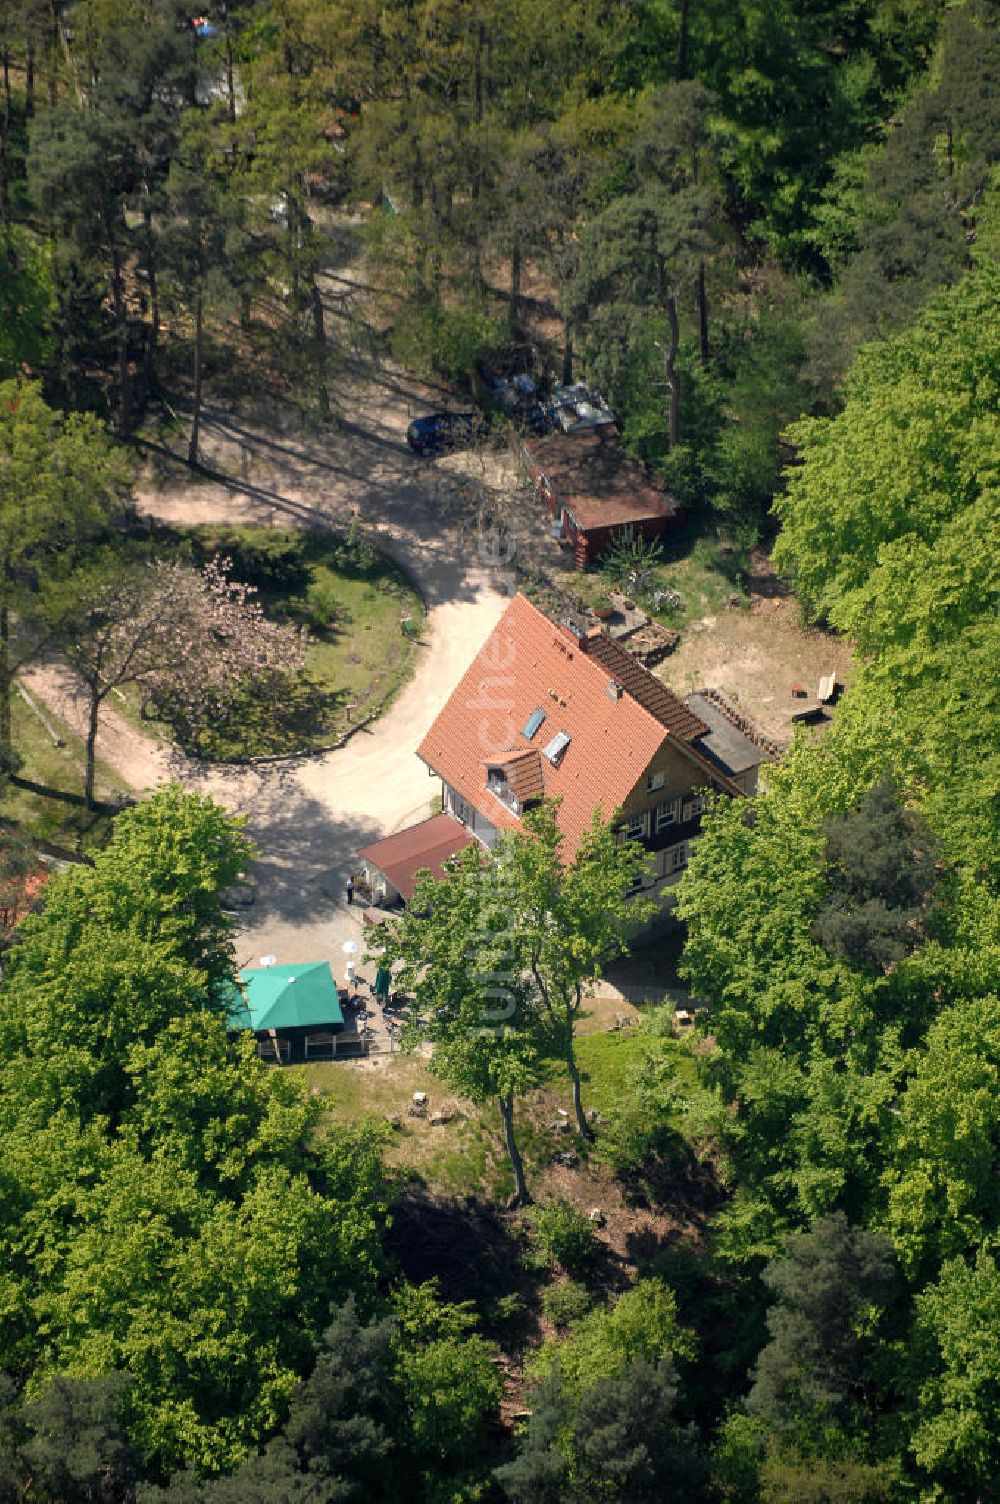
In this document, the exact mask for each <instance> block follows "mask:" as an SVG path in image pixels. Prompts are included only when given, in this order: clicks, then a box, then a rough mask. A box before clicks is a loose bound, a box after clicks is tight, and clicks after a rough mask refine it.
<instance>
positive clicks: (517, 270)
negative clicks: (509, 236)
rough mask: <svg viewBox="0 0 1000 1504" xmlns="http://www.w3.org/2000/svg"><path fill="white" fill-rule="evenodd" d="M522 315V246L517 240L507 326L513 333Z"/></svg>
mask: <svg viewBox="0 0 1000 1504" xmlns="http://www.w3.org/2000/svg"><path fill="white" fill-rule="evenodd" d="M520 315H521V247H520V246H519V245H518V244H517V242H516V241H515V243H514V248H513V250H512V251H511V253H510V306H509V308H508V309H507V327H508V329H509V330H510V332H511V334H513V333H514V332H515V330H516V329H517V327H518V324H519V323H520Z"/></svg>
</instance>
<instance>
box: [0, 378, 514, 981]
mask: <svg viewBox="0 0 1000 1504" xmlns="http://www.w3.org/2000/svg"><path fill="white" fill-rule="evenodd" d="M342 407H343V410H345V411H351V412H353V413H357V414H359V417H358V419H357V421H350V422H344V423H343V424H342V425H341V426H340V428H339V429H337V430H334V431H333V432H331V433H324V434H323V435H322V437H321V438H319V439H316V440H314V441H309V440H303V439H302V438H300V437H292V436H291V435H289V434H285V433H283V432H281V430H280V427H279V426H278V425H276V424H274V423H272V424H271V425H270V426H269V427H264V426H262V425H261V424H260V423H259V421H258V420H257V419H256V418H255V419H254V420H253V422H252V423H251V422H246V423H244V422H242V421H241V420H239V419H237V418H234V417H233V416H232V415H230V414H225V413H222V412H218V411H216V410H214V409H211V408H210V409H209V411H208V413H207V415H206V444H205V460H206V463H207V464H208V465H210V466H211V467H212V468H213V469H215V470H216V471H218V472H221V473H222V474H224V475H225V476H226V477H227V479H226V480H224V481H221V482H204V483H201V482H194V483H192V482H191V481H190V480H189V479H188V478H186V476H184V475H183V474H181V478H179V479H175V478H170V475H171V473H172V474H174V475H177V474H180V472H178V471H177V469H176V467H173V466H169V467H166V468H167V476H166V478H162V477H161V478H160V479H158V480H157V479H153V478H150V479H148V480H147V481H145V482H144V483H142V484H140V486H139V487H138V489H137V493H136V501H137V505H138V508H139V510H140V511H141V512H143V513H145V514H147V515H150V516H153V517H156V518H158V519H160V520H163V521H169V522H173V523H179V524H184V523H195V522H220V521H224V522H234V523H235V522H254V523H262V524H265V525H272V526H273V525H280V526H286V527H287V526H316V525H322V524H324V523H334V524H336V523H341V524H342V523H344V522H346V521H347V520H348V519H349V518H350V517H351V515H352V513H355V512H357V513H358V514H359V515H360V517H361V518H362V520H363V521H364V522H365V523H366V524H367V525H368V526H369V527H371V528H372V529H373V530H374V531H375V533H376V535H377V541H378V543H379V545H380V547H382V548H384V549H385V551H386V552H388V553H390V554H392V555H394V556H395V557H396V558H397V559H398V560H399V561H400V563H402V564H403V565H405V567H406V568H407V569H408V570H409V571H410V573H411V574H412V576H413V578H414V579H415V580H416V582H417V584H418V585H419V587H420V589H421V591H422V593H423V595H424V598H425V600H426V602H427V607H428V617H427V627H426V632H425V637H424V644H425V645H424V647H423V650H422V653H421V655H420V658H419V660H418V664H417V668H416V672H415V675H414V677H413V678H412V679H411V680H410V682H409V683H408V684H407V685H406V686H404V688H403V690H402V691H401V692H400V694H399V695H398V697H397V699H396V700H395V702H394V703H393V705H392V706H391V707H390V709H389V710H388V711H387V713H386V714H385V715H384V716H383V717H381V718H380V719H379V720H378V721H376V722H375V723H374V724H373V725H372V726H371V727H370V728H367V729H365V730H363V731H360V732H358V733H357V735H356V736H354V737H353V738H352V740H351V741H350V742H349V743H348V744H347V745H346V746H345V747H343V748H341V749H340V750H339V751H337V752H332V753H327V754H325V755H322V756H317V757H310V758H305V759H297V760H295V761H294V762H285V763H277V764H274V763H272V764H265V765H262V766H259V767H248V768H237V767H207V766H205V765H203V764H200V763H197V762H194V761H192V760H190V759H188V758H186V757H184V756H183V755H182V754H181V753H180V752H179V751H178V750H177V749H176V748H169V747H164V746H163V745H162V744H160V743H158V742H156V741H155V740H154V739H153V738H151V737H148V736H144V735H143V734H142V732H141V731H138V730H136V728H135V727H134V726H133V725H131V724H130V723H129V722H128V721H127V720H126V719H125V717H124V716H123V715H121V714H120V713H118V712H116V710H115V708H114V706H113V705H109V706H108V707H107V708H106V710H105V712H104V714H103V716H102V722H101V729H100V732H99V736H98V754H99V756H100V757H101V758H102V759H103V760H104V761H105V762H106V763H107V764H108V765H109V766H111V767H112V768H114V769H115V771H116V772H117V773H118V774H119V775H120V776H121V777H122V778H123V779H124V780H125V781H126V782H127V783H128V784H129V785H130V787H132V788H134V789H135V790H136V791H137V792H139V791H142V790H143V789H147V788H150V787H152V786H153V785H155V784H156V783H158V782H161V781H162V780H164V779H169V778H180V779H181V780H182V781H183V782H184V784H185V785H186V786H188V787H190V788H194V789H198V790H200V791H202V792H205V793H210V794H212V795H213V796H214V797H215V798H217V799H218V800H219V801H220V802H221V803H223V804H224V805H225V806H226V807H227V808H228V809H230V810H232V811H233V812H234V813H240V814H244V815H246V817H247V825H248V829H249V832H250V834H251V835H252V836H253V838H254V840H255V841H256V842H257V845H258V847H259V850H260V857H259V860H258V861H257V863H256V864H255V872H254V878H255V882H256V888H257V898H256V901H255V902H254V904H253V905H252V906H251V907H250V908H249V909H248V910H247V911H246V918H245V922H244V924H243V926H242V932H241V939H240V951H241V954H240V959H241V961H247V960H250V959H253V958H256V957H258V956H259V955H264V954H271V955H276V956H277V957H278V959H279V961H295V960H306V959H316V958H318V957H321V956H328V957H331V958H332V959H333V960H334V968H335V971H337V970H339V969H340V967H341V966H342V959H343V958H342V945H343V942H344V941H345V940H347V939H351V938H359V936H360V925H359V922H358V918H359V916H358V914H357V910H355V909H353V908H348V907H347V905H346V903H345V901H344V890H345V880H346V877H347V874H348V872H349V871H350V870H351V868H352V866H353V865H354V853H355V851H356V850H357V848H358V846H361V845H364V844H365V843H366V842H368V841H370V840H373V839H375V838H377V837H378V836H380V835H384V834H387V833H389V832H390V831H393V830H396V829H399V828H400V827H401V826H403V825H405V824H408V823H409V822H410V821H411V820H412V819H418V818H420V817H422V816H423V815H425V814H428V813H430V803H431V799H432V797H433V796H434V795H435V794H436V793H437V792H438V790H439V785H438V783H437V781H436V780H434V779H432V778H430V777H429V775H428V772H427V769H426V768H425V767H424V765H423V764H422V763H420V762H419V761H418V760H417V758H416V757H415V756H414V749H415V748H416V746H417V744H418V742H419V741H420V739H421V738H422V736H423V734H424V732H425V731H426V729H427V728H428V726H429V725H430V723H431V721H432V720H433V718H434V716H435V715H436V714H437V712H438V711H439V709H440V708H441V706H442V705H443V703H444V701H445V699H446V698H447V696H448V695H449V694H450V693H451V690H452V689H453V688H454V686H455V684H456V682H457V681H458V679H459V677H460V676H461V674H462V672H463V671H464V669H465V668H466V666H467V665H468V663H469V661H470V660H471V658H472V657H473V655H474V654H475V652H476V651H477V650H478V648H479V647H480V646H481V644H482V643H483V641H484V640H485V638H486V637H487V636H488V634H489V632H490V631H491V629H492V627H493V625H494V624H495V622H496V621H497V619H498V618H499V616H500V613H501V611H502V610H503V608H504V605H505V603H506V589H507V586H506V582H505V580H504V579H503V578H501V577H500V575H499V574H498V572H497V571H496V570H495V569H491V568H490V567H488V565H486V564H484V562H483V561H482V559H481V557H480V549H479V546H478V540H477V537H476V535H475V531H474V529H472V528H471V527H470V526H469V524H468V523H467V522H466V521H465V520H464V517H465V516H467V514H468V506H467V497H465V500H464V501H463V492H462V489H461V485H460V480H461V477H458V478H457V479H456V472H455V470H454V467H453V466H451V467H449V466H448V465H447V464H440V465H439V464H437V463H429V462H426V461H421V460H418V459H416V458H415V457H414V456H412V455H411V454H410V453H409V451H408V450H407V449H406V446H405V443H404V436H405V429H406V425H407V423H408V422H409V419H410V417H411V416H412V414H413V413H414V412H418V411H426V409H427V401H426V397H425V396H423V395H422V394H421V392H420V390H419V388H416V387H415V386H411V385H409V384H407V383H406V382H405V381H401V380H399V379H398V378H396V377H395V376H392V375H389V376H387V377H385V378H384V379H382V380H380V381H379V382H378V384H374V383H372V384H370V385H367V386H366V387H364V388H361V389H357V388H354V389H353V390H351V391H350V392H345V393H344V394H343V397H342ZM229 477H231V478H229ZM26 677H27V682H28V684H29V687H30V688H31V689H32V691H33V692H34V693H35V694H36V695H37V696H38V697H39V698H40V699H41V700H42V701H43V702H45V703H46V704H49V705H51V706H52V708H53V709H54V710H56V711H57V712H58V713H59V715H60V716H61V717H62V718H63V719H64V720H65V721H66V722H67V723H68V724H69V725H70V726H71V727H73V729H74V730H76V731H78V732H81V733H82V730H83V726H84V719H85V716H84V711H85V706H84V702H83V700H82V698H81V696H80V694H79V691H78V686H76V685H75V684H74V681H73V676H72V674H71V673H70V671H69V670H68V669H60V668H58V667H55V666H51V665H45V666H42V667H38V668H35V669H33V670H32V671H31V672H30V674H28V675H27V676H26Z"/></svg>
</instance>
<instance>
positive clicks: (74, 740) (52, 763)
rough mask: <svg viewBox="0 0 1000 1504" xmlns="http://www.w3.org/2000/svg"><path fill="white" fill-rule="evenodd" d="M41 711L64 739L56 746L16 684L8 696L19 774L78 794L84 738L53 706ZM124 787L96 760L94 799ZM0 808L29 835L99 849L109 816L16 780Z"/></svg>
mask: <svg viewBox="0 0 1000 1504" xmlns="http://www.w3.org/2000/svg"><path fill="white" fill-rule="evenodd" d="M45 716H46V719H47V720H48V722H49V724H50V725H51V726H52V727H53V729H54V730H55V731H56V732H57V733H58V734H59V736H60V738H61V740H62V743H63V745H62V746H61V747H57V746H55V745H54V743H53V741H52V738H51V737H50V736H49V734H48V732H47V731H46V730H45V728H44V726H43V725H42V724H41V722H40V721H39V719H38V717H37V716H35V715H34V714H33V713H32V711H31V710H30V709H29V708H28V706H27V705H26V704H25V703H24V700H23V699H22V698H21V696H20V695H19V694H18V693H17V692H16V690H15V693H14V696H13V699H12V701H11V733H12V736H13V742H14V746H15V748H16V749H17V751H18V753H19V754H20V756H21V757H22V758H23V766H22V767H21V769H20V771H19V776H20V777H21V778H25V779H29V780H30V781H31V782H32V783H38V784H42V785H43V786H44V787H45V788H48V789H52V790H53V791H54V792H55V793H65V794H79V795H82V793H83V770H84V750H83V742H82V741H81V740H80V739H79V737H75V736H74V735H73V734H72V732H71V731H70V730H69V729H68V727H67V726H65V725H64V724H63V722H62V721H61V720H60V719H59V717H58V716H56V715H54V714H53V713H52V711H50V710H48V709H47V710H46V711H45ZM127 792H128V789H127V786H126V784H125V783H124V782H123V781H122V780H121V779H120V778H118V777H117V776H116V774H114V773H113V772H112V771H111V769H110V768H108V767H106V766H105V764H103V763H102V762H100V761H98V764H97V797H98V799H100V800H105V801H108V802H113V801H114V800H115V798H116V797H117V796H118V795H119V794H125V793H127ZM0 814H2V815H3V817H4V819H7V820H13V821H15V822H16V823H17V824H18V825H19V826H21V828H22V829H23V830H24V831H25V832H26V833H27V834H28V835H31V836H36V837H38V838H39V839H41V840H45V841H52V842H54V843H55V844H56V845H58V846H66V847H68V848H69V849H70V850H73V851H92V850H96V849H99V848H100V847H101V846H103V845H104V844H105V842H106V841H107V838H108V834H109V831H110V829H111V817H110V816H109V815H107V814H106V813H100V812H98V811H95V810H88V809H85V808H84V807H83V806H82V804H73V803H68V802H67V801H65V800H63V799H59V798H54V797H49V796H47V795H45V794H36V793H34V792H32V791H31V790H29V789H22V788H19V787H17V786H16V785H15V784H9V785H8V787H7V791H6V794H5V796H4V798H3V801H2V803H0Z"/></svg>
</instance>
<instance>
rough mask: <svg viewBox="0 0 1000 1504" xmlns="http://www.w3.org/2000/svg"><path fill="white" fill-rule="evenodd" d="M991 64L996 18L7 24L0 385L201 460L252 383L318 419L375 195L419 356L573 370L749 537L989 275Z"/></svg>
mask: <svg viewBox="0 0 1000 1504" xmlns="http://www.w3.org/2000/svg"><path fill="white" fill-rule="evenodd" d="M195 20H200V23H201V24H200V25H199V26H197V27H196V26H195V24H194V22H195ZM998 48H1000V40H998V17H997V11H996V6H995V4H994V3H993V0H963V3H961V4H958V5H955V6H952V7H949V8H947V9H943V8H942V7H941V6H939V5H937V4H935V3H932V0H913V3H909V4H907V5H905V6H893V5H887V4H881V3H874V0H873V3H870V4H863V5H856V4H847V3H843V0H824V3H822V4H819V5H811V6H805V5H803V4H799V3H795V0H780V3H777V4H774V3H769V4H767V5H764V4H759V3H757V0H743V3H740V4H738V5H720V4H714V3H713V4H709V5H706V6H699V7H695V8H693V9H692V7H690V6H689V4H688V3H687V0H638V3H628V4H626V3H624V0H602V3H599V4H593V3H584V0H572V3H570V4H569V5H568V6H567V4H566V3H560V4H559V5H557V6H554V5H551V4H549V3H542V4H539V3H537V0H530V3H528V0H418V3H406V4H403V3H398V0H371V3H367V4H364V5H358V4H356V3H355V0H280V3H279V0H240V3H234V0H219V3H215V4H209V3H206V4H205V5H204V6H203V7H202V13H201V16H200V17H198V18H196V17H194V16H193V15H192V13H191V11H190V8H188V7H186V6H185V5H183V4H182V3H180V0H115V3H109V0H83V3H80V4H77V5H75V6H73V7H72V8H70V7H68V6H64V5H62V4H53V5H51V6H49V7H48V9H46V7H45V6H43V5H40V4H39V5H35V4H33V3H32V4H27V5H23V6H9V7H8V8H7V15H6V17H5V31H4V38H3V49H4V58H5V60H6V61H5V66H4V70H3V78H4V98H3V108H2V110H0V234H2V237H3V242H4V250H5V254H4V255H3V256H2V257H0V308H3V309H4V310H6V311H7V313H8V315H9V316H8V317H6V318H4V319H0V324H2V325H3V331H2V333H0V368H2V367H6V369H7V370H9V371H15V370H18V369H20V368H21V367H22V366H23V365H24V364H27V365H28V366H29V367H30V368H31V370H32V371H34V372H37V373H38V374H39V375H40V376H42V378H43V379H44V382H45V385H46V389H47V391H48V393H49V395H50V396H51V397H52V398H54V399H57V400H59V401H60V402H69V403H71V404H74V405H81V404H82V405H92V406H96V407H97V409H98V410H99V411H100V412H101V413H102V414H103V415H104V416H107V417H109V418H114V420H115V421H116V423H117V424H118V426H119V427H120V429H121V430H122V431H123V432H128V431H130V429H131V428H132V427H133V426H134V425H135V423H136V421H137V420H138V418H139V416H140V414H141V412H142V409H143V408H144V407H145V406H146V405H147V404H148V403H149V402H150V401H151V400H155V399H157V398H158V397H159V396H162V395H165V394H169V397H170V400H171V403H172V404H174V405H173V406H171V409H170V410H171V411H172V412H173V411H175V405H176V402H177V401H178V400H181V401H182V402H183V405H184V406H185V408H186V410H187V413H188V414H189V415H190V426H189V430H188V454H189V458H190V460H191V461H192V463H197V461H198V459H199V456H200V447H199V443H200V423H201V409H202V403H203V398H204V393H205V390H206V386H211V385H212V384H216V385H218V386H221V385H222V384H223V383H227V382H231V381H232V380H233V375H234V372H235V371H238V370H239V369H246V370H247V371H248V372H252V375H253V379H254V381H255V382H256V383H257V384H258V386H259V385H260V384H261V383H262V382H263V381H265V380H267V381H271V382H277V383H278V385H279V387H280V389H281V390H282V391H283V393H284V395H285V396H286V398H288V397H291V398H294V399H296V400H300V401H302V402H303V403H305V404H307V405H309V406H311V407H312V408H313V409H314V410H315V411H317V412H318V413H319V414H320V415H321V416H322V415H327V414H329V413H330V411H331V401H332V398H331V378H332V376H333V375H334V374H335V372H336V369H337V367H338V363H339V361H340V359H341V358H342V356H343V355H345V354H347V353H349V351H350V352H351V353H356V352H357V349H358V348H359V341H361V342H367V341H369V340H370V339H371V338H372V337H373V336H372V332H371V331H370V330H367V329H366V330H360V329H358V328H356V327H354V326H353V325H352V326H351V327H349V328H346V327H345V326H344V324H343V321H338V324H337V328H336V330H335V329H334V325H333V321H332V320H331V317H330V313H331V293H330V285H329V284H328V283H327V282H326V274H327V272H328V270H329V268H330V266H331V263H332V262H333V261H334V260H335V258H336V256H337V255H338V254H341V253H342V248H343V236H344V233H345V230H344V224H342V223H340V222H339V220H338V212H339V210H340V208H341V206H344V207H346V208H353V207H355V206H356V205H358V204H359V203H360V204H362V205H363V206H364V207H365V209H366V210H367V211H370V212H367V213H366V219H365V227H364V244H365V253H366V256H367V258H368V263H369V269H370V272H371V273H372V274H373V278H374V283H375V293H376V299H377V302H378V306H379V310H380V313H379V325H380V327H381V328H384V329H386V332H387V334H388V338H389V342H390V346H391V348H392V349H393V350H394V351H395V353H397V354H398V355H399V356H400V357H401V358H402V359H404V360H405V361H406V362H407V363H408V364H410V365H416V366H419V367H422V368H423V369H424V370H425V371H434V372H436V373H438V374H440V375H444V376H446V377H447V378H449V379H452V380H457V381H459V382H468V381H470V380H472V379H473V373H474V368H475V366H476V364H477V362H479V361H481V360H483V359H484V358H486V359H489V358H490V357H491V356H493V355H496V354H497V353H498V352H500V351H501V350H502V347H503V346H504V344H505V342H507V341H508V340H514V341H517V340H519V339H523V338H524V336H526V335H527V336H528V337H530V338H534V339H536V340H538V341H540V345H541V354H542V363H543V364H547V365H548V366H549V367H550V368H551V369H552V370H553V371H554V372H555V373H556V374H561V375H563V376H564V377H569V376H570V375H572V374H573V373H574V362H575V358H576V357H579V358H580V361H581V362H582V364H581V370H582V374H584V375H587V376H589V377H591V378H592V379H595V380H597V381H599V382H601V383H603V384H604V385H605V387H606V389H607V392H608V395H609V396H610V397H611V399H612V401H613V403H614V404H615V406H616V407H617V409H618V411H619V413H620V415H621V417H622V420H623V425H624V432H625V436H626V440H627V442H628V443H629V445H630V446H631V447H632V448H633V449H634V450H635V451H636V452H637V453H639V454H640V455H642V456H643V457H644V458H645V459H646V460H648V461H649V462H650V463H652V464H653V465H655V466H656V467H657V468H658V469H659V470H660V471H661V472H662V474H663V475H664V477H665V478H666V479H667V481H668V482H669V483H670V484H671V485H673V486H674V487H675V488H676V489H677V490H678V492H679V493H680V494H681V495H682V497H683V498H684V500H685V501H687V502H688V503H689V504H690V505H691V506H693V507H695V508H696V509H698V510H699V511H701V512H703V511H706V510H708V509H711V511H713V512H714V514H715V515H716V516H717V517H719V518H721V519H724V520H725V521H726V522H727V524H728V525H729V526H730V527H734V526H736V527H741V528H748V529H749V530H750V531H751V532H752V531H753V530H755V529H757V528H759V527H760V526H761V524H762V522H763V519H764V515H765V512H766V508H767V505H768V501H769V498H770V496H771V494H772V492H773V491H774V489H775V487H776V486H777V485H778V483H779V475H780V467H781V462H782V459H783V453H782V449H781V446H780V443H779V437H780V433H781V430H782V428H783V426H784V425H785V424H786V423H787V422H788V421H790V420H792V419H794V418H796V417H798V416H799V415H800V414H801V413H802V412H803V411H807V410H810V409H813V408H815V407H817V406H818V407H820V408H828V407H829V405H830V403H831V401H835V400H836V396H835V394H836V388H837V386H838V383H839V382H840V380H841V379H842V378H843V376H844V374H845V372H846V370H847V368H848V366H849V364H850V361H851V358H852V356H853V354H854V352H855V351H856V350H857V348H858V346H859V344H861V343H863V342H864V341H865V340H866V339H869V338H870V337H872V336H873V335H876V334H878V335H881V334H884V333H886V332H890V331H892V330H894V329H897V328H899V327H900V326H901V325H902V324H903V323H904V322H905V321H906V320H908V319H909V318H911V317H912V316H913V314H914V313H915V312H916V311H917V310H918V309H919V308H920V306H921V305H922V303H923V302H924V300H925V299H926V297H927V295H928V294H929V293H930V292H932V291H933V290H934V289H936V288H938V287H940V286H942V285H946V284H949V283H953V282H954V281H955V280H956V279H957V278H959V277H960V276H961V275H962V274H963V272H964V271H965V270H966V269H967V268H968V266H969V264H970V258H971V255H972V254H973V252H974V248H975V245H976V243H977V240H978V238H979V237H980V236H981V234H982V228H983V223H984V218H988V213H987V210H988V204H989V201H990V197H991V184H992V173H993V170H994V168H995V164H996V160H997V147H998V140H1000V118H998V108H1000V107H998V104H997V97H998V96H997V90H996V88H995V86H994V80H995V73H996V60H997V56H998ZM351 233H353V232H351ZM356 318H357V314H352V315H351V316H350V318H349V319H348V324H349V325H350V319H356ZM345 335H346V336H347V346H346V347H345V345H344V336H345ZM348 347H349V348H348ZM224 351H227V352H229V355H230V356H231V355H232V354H233V353H238V355H239V360H238V361H237V362H236V363H235V365H234V363H233V361H232V360H231V358H228V359H227V358H225V357H224V355H223V352H224Z"/></svg>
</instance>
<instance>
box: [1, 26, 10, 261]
mask: <svg viewBox="0 0 1000 1504" xmlns="http://www.w3.org/2000/svg"><path fill="white" fill-rule="evenodd" d="M0 55H2V58H3V109H2V111H0V223H2V224H3V227H4V229H5V230H7V229H9V227H10V221H11V211H10V177H9V174H8V171H7V141H8V138H9V136H10V51H9V49H8V48H7V46H6V45H5V46H4V48H3V52H2V54H0ZM8 254H9V248H8Z"/></svg>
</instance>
